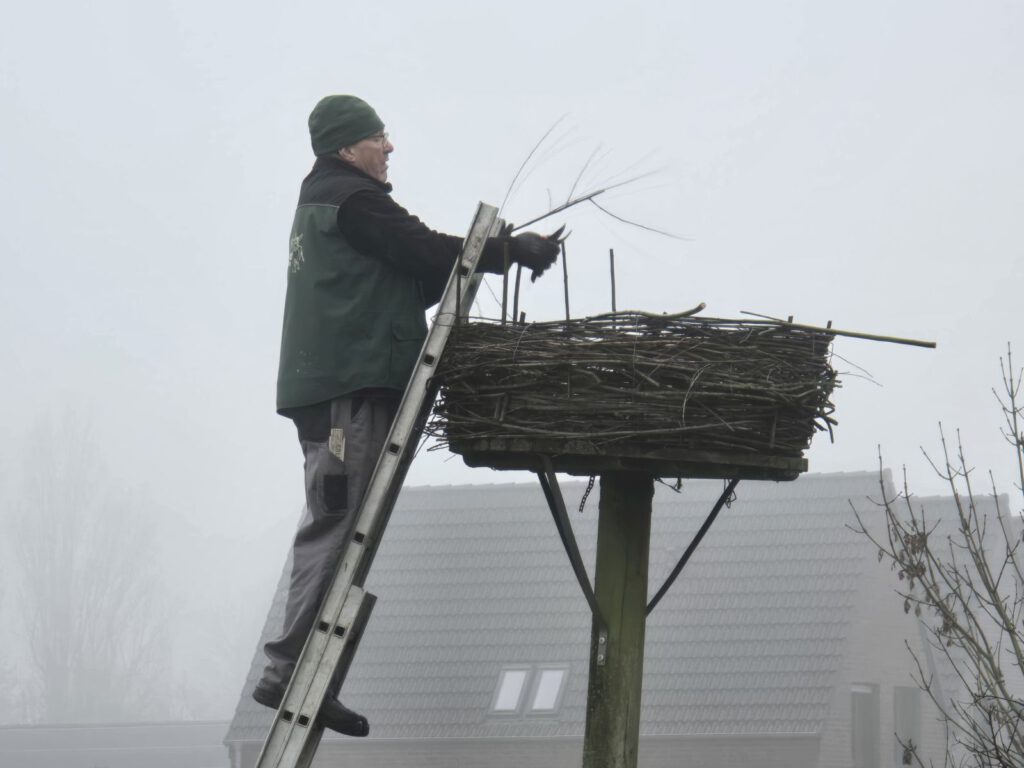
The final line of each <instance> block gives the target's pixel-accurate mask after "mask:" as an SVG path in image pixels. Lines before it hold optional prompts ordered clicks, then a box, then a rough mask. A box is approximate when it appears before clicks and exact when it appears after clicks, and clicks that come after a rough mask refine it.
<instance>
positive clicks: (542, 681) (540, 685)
mask: <svg viewBox="0 0 1024 768" xmlns="http://www.w3.org/2000/svg"><path fill="white" fill-rule="evenodd" d="M565 673H566V670H565V668H564V667H560V668H557V669H541V670H539V671H538V676H537V687H536V689H535V690H534V692H533V703H532V704H530V711H531V712H554V711H555V710H556V709H557V708H558V703H559V701H560V699H561V698H562V684H563V683H564V682H565Z"/></svg>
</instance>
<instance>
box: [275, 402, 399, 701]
mask: <svg viewBox="0 0 1024 768" xmlns="http://www.w3.org/2000/svg"><path fill="white" fill-rule="evenodd" d="M399 400H400V393H398V392H395V391H393V390H361V391H359V392H355V393H352V394H350V395H346V396H345V397H339V398H335V399H334V400H330V401H328V402H324V403H317V404H316V405H311V406H306V407H303V408H295V409H291V410H290V411H288V413H287V415H288V416H289V417H290V418H291V419H292V421H294V422H295V428H296V430H297V431H298V433H299V443H300V445H301V446H302V453H303V456H304V457H305V475H306V508H305V510H304V512H303V515H302V521H301V522H300V523H299V528H298V531H297V532H296V534H295V543H294V545H293V547H292V573H291V582H290V583H289V585H288V602H287V604H286V606H285V616H284V628H283V629H282V632H281V635H280V636H279V637H277V638H276V639H274V640H271V641H270V642H268V643H267V644H266V645H264V647H263V649H264V652H265V653H266V655H267V658H268V659H269V663H268V664H267V666H266V667H265V668H264V671H263V680H262V681H261V685H263V686H269V687H275V688H276V687H284V686H286V685H288V681H289V680H290V679H291V676H292V672H293V671H294V669H295V663H296V661H297V660H298V658H299V654H300V653H301V652H302V646H303V645H304V644H305V642H306V637H307V635H309V632H310V629H311V628H312V627H313V623H314V622H315V621H316V617H317V614H319V612H320V604H321V603H322V602H323V599H324V597H325V596H326V594H327V590H328V588H329V587H330V583H331V578H332V577H333V576H334V572H335V570H336V568H337V565H338V561H339V560H340V558H341V556H342V555H343V554H344V552H345V547H346V546H347V545H348V543H349V540H350V539H351V537H352V535H353V533H354V529H355V523H356V518H357V517H358V514H359V507H360V505H361V503H362V499H363V494H364V493H365V492H366V487H367V485H368V484H369V482H370V476H371V475H372V474H373V469H374V467H375V466H376V464H377V459H378V457H379V456H380V452H381V448H382V447H383V446H384V441H385V440H386V439H387V435H388V430H389V429H390V427H391V422H392V420H393V419H394V417H395V413H396V411H397V410H398V403H399ZM339 687H340V686H339V685H336V684H334V683H332V685H331V689H330V690H329V694H330V695H333V696H337V694H338V688H339Z"/></svg>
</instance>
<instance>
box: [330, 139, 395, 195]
mask: <svg viewBox="0 0 1024 768" xmlns="http://www.w3.org/2000/svg"><path fill="white" fill-rule="evenodd" d="M394 151H395V145H394V144H392V143H391V142H390V141H389V140H388V135H387V134H386V133H377V134H374V135H373V136H367V137H366V138H365V139H363V140H362V141H359V142H357V143H355V144H353V145H352V146H351V147H345V148H344V149H342V150H341V151H340V152H339V154H340V156H341V159H342V160H344V161H345V162H347V163H351V164H352V165H354V166H355V167H356V168H358V169H359V170H361V171H362V172H363V173H365V174H367V175H368V176H372V177H373V178H375V179H376V180H377V181H379V182H381V183H384V182H386V181H387V180H388V155H390V154H391V153H392V152H394Z"/></svg>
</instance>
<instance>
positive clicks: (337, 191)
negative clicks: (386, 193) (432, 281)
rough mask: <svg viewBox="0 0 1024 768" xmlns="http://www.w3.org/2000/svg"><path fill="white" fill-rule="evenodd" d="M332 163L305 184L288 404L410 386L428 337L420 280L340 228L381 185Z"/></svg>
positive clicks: (282, 379)
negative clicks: (341, 218) (357, 200)
mask: <svg viewBox="0 0 1024 768" xmlns="http://www.w3.org/2000/svg"><path fill="white" fill-rule="evenodd" d="M323 160H325V158H321V160H318V161H317V164H316V165H315V166H314V168H313V171H312V172H311V173H310V175H309V176H308V177H306V180H305V181H304V182H303V184H302V192H301V193H300V195H299V205H298V208H297V209H296V211H295V221H294V223H293V224H292V233H291V239H290V241H289V254H288V291H287V294H286V296H285V305H284V328H283V330H282V333H281V361H280V366H279V368H278V374H277V410H278V411H281V410H282V409H285V408H294V407H297V406H302V405H311V404H313V403H319V402H322V401H324V400H330V399H331V398H334V397H340V396H341V395H345V394H348V393H350V392H353V391H355V390H358V389H366V388H370V387H373V388H377V387H383V388H388V389H395V390H399V391H401V390H404V389H405V386H406V384H407V383H408V380H409V376H410V374H411V373H412V369H413V366H414V365H415V364H416V359H417V357H418V355H419V351H420V347H421V346H422V345H423V339H424V338H425V337H426V334H427V324H426V320H425V318H424V310H425V307H424V302H423V295H422V291H421V289H420V285H419V283H418V282H417V281H416V280H415V279H414V278H413V277H411V276H410V275H408V274H404V273H402V272H399V271H397V270H395V269H393V268H391V267H390V266H389V265H388V264H387V263H386V262H384V261H382V260H381V259H376V258H372V257H369V256H364V255H363V254H361V253H359V252H358V251H357V250H355V248H353V247H352V246H351V245H350V244H349V243H348V242H347V241H346V240H345V238H344V237H343V236H342V234H341V232H340V231H339V230H338V207H339V206H340V205H341V204H342V203H343V202H344V201H345V200H346V199H347V198H348V197H349V196H350V195H351V194H353V193H355V192H358V191H360V190H362V189H371V190H376V191H378V192H379V191H380V190H381V187H380V186H379V185H378V186H375V182H373V181H372V180H371V179H369V178H364V177H362V176H360V175H358V174H354V173H352V172H351V171H347V170H345V169H344V168H340V167H338V166H337V165H336V164H335V163H330V162H328V163H324V162H322V161H323ZM336 162H338V163H340V162H341V161H336Z"/></svg>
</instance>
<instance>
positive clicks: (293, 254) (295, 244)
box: [288, 234, 306, 273]
mask: <svg viewBox="0 0 1024 768" xmlns="http://www.w3.org/2000/svg"><path fill="white" fill-rule="evenodd" d="M305 263H306V257H305V256H303V255H302V235H301V234H299V235H296V236H295V237H293V238H292V239H291V242H290V243H289V245H288V271H289V272H292V273H295V272H298V271H299V270H300V269H302V265H303V264H305Z"/></svg>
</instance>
